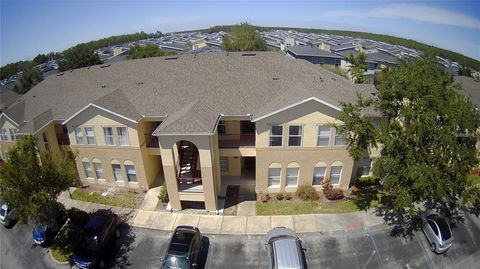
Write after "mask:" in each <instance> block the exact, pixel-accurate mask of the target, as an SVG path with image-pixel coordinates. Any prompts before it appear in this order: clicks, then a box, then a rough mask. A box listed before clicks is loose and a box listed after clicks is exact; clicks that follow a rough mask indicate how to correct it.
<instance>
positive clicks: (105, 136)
mask: <svg viewBox="0 0 480 269" xmlns="http://www.w3.org/2000/svg"><path fill="white" fill-rule="evenodd" d="M102 129H103V139H104V140H105V145H106V146H115V145H116V143H115V133H114V132H113V127H103V128H102ZM105 129H110V131H112V134H111V135H107V133H105ZM110 137H111V139H112V143H111V144H109V143H108V142H107V141H109V140H108V139H107V138H110Z"/></svg>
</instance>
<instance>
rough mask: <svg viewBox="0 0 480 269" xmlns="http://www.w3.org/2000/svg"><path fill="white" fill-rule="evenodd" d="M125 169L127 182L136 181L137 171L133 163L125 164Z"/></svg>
mask: <svg viewBox="0 0 480 269" xmlns="http://www.w3.org/2000/svg"><path fill="white" fill-rule="evenodd" d="M125 171H126V172H127V179H128V182H137V173H136V172H135V166H134V165H130V164H125Z"/></svg>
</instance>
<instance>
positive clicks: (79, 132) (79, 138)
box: [74, 127, 83, 145]
mask: <svg viewBox="0 0 480 269" xmlns="http://www.w3.org/2000/svg"><path fill="white" fill-rule="evenodd" d="M74 130H75V139H76V140H77V144H78V145H83V133H82V128H80V127H75V129H74Z"/></svg>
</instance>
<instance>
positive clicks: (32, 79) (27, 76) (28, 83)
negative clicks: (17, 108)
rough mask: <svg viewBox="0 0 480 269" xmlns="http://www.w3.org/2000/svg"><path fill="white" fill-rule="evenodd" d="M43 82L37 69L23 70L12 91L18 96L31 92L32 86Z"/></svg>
mask: <svg viewBox="0 0 480 269" xmlns="http://www.w3.org/2000/svg"><path fill="white" fill-rule="evenodd" d="M42 80H43V76H42V74H41V72H40V70H39V69H38V68H28V69H25V70H24V71H23V73H22V75H21V77H20V79H19V81H18V83H17V85H15V87H14V90H15V91H16V92H17V93H19V94H24V93H26V92H28V91H29V90H31V89H32V88H33V86H35V85H37V84H38V83H39V82H40V81H42Z"/></svg>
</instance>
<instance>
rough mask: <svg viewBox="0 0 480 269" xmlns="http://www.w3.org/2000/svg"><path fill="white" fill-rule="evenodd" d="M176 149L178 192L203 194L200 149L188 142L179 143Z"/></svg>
mask: <svg viewBox="0 0 480 269" xmlns="http://www.w3.org/2000/svg"><path fill="white" fill-rule="evenodd" d="M175 147H176V153H177V154H176V157H177V158H176V159H177V161H176V172H177V175H176V176H177V182H178V191H179V192H203V186H202V172H201V169H200V155H199V154H198V148H197V147H196V146H195V145H194V144H193V143H192V142H189V141H186V140H181V141H178V142H177V143H176V144H175Z"/></svg>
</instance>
